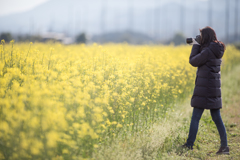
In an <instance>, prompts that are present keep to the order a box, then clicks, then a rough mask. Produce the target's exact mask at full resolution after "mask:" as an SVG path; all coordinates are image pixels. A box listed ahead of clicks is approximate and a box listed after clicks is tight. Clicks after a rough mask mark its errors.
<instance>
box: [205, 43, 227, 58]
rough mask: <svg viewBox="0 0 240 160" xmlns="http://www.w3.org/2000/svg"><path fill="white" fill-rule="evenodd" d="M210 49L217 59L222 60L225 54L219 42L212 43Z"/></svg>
mask: <svg viewBox="0 0 240 160" xmlns="http://www.w3.org/2000/svg"><path fill="white" fill-rule="evenodd" d="M209 49H210V50H211V51H212V52H213V53H214V55H215V56H216V57H217V58H222V56H223V53H224V46H223V45H222V44H221V43H219V42H211V43H210V45H209Z"/></svg>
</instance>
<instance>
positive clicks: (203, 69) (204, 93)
mask: <svg viewBox="0 0 240 160" xmlns="http://www.w3.org/2000/svg"><path fill="white" fill-rule="evenodd" d="M223 53H224V46H223V45H222V44H221V43H218V42H211V43H210V45H209V46H208V47H205V48H203V49H202V50H201V49H200V45H196V44H194V45H193V47H192V51H191V55H190V58H189V63H190V64H191V65H192V66H194V67H198V69H197V76H196V80H195V88H194V92H193V96H192V99H191V106H192V107H195V108H204V109H220V108H222V98H221V80H220V78H221V73H220V68H221V63H222V60H221V58H222V56H223Z"/></svg>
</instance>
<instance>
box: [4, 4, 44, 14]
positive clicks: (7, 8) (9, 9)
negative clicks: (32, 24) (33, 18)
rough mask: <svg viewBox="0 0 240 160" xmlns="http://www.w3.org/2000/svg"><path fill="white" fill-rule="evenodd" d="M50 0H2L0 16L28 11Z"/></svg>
mask: <svg viewBox="0 0 240 160" xmlns="http://www.w3.org/2000/svg"><path fill="white" fill-rule="evenodd" d="M46 1H48V0H0V16H3V15H7V14H11V13H17V12H22V11H27V10H29V9H32V8H34V7H35V6H37V5H39V4H41V3H43V2H46Z"/></svg>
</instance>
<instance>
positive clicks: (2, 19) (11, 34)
mask: <svg viewBox="0 0 240 160" xmlns="http://www.w3.org/2000/svg"><path fill="white" fill-rule="evenodd" d="M0 4H1V6H0V39H5V40H6V41H9V40H11V39H15V41H18V42H20V41H33V42H35V41H40V42H45V41H48V40H54V41H59V42H62V43H64V44H73V43H88V44H91V43H94V42H97V43H109V42H114V43H122V42H127V43H130V44H169V43H174V44H175V45H179V44H183V43H185V38H186V37H195V36H196V35H197V34H199V29H200V28H203V27H205V26H210V27H212V28H213V29H214V30H215V31H216V34H217V37H218V39H219V40H221V41H223V42H224V43H237V42H239V41H240V24H239V20H240V15H239V14H240V13H239V6H240V0H34V1H33V0H21V1H19V0H0Z"/></svg>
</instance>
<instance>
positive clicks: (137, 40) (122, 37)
mask: <svg viewBox="0 0 240 160" xmlns="http://www.w3.org/2000/svg"><path fill="white" fill-rule="evenodd" d="M2 39H4V40H5V42H6V43H8V42H10V41H11V40H12V39H14V40H15V41H16V42H47V41H53V42H60V43H63V44H66V43H64V42H63V41H62V40H61V39H55V38H53V37H52V38H51V37H50V38H49V37H48V38H45V37H42V36H41V35H18V36H12V34H11V33H9V32H6V33H1V34H0V40H2ZM94 42H96V43H99V44H104V43H125V42H126V43H129V44H137V45H141V44H165V45H168V44H174V45H176V46H177V45H182V44H186V37H185V36H184V34H183V33H175V34H174V36H173V37H172V38H171V39H170V40H168V41H164V42H160V41H157V40H155V39H152V38H150V37H147V36H146V35H143V34H140V33H134V32H119V33H108V34H103V35H98V36H95V37H92V38H91V39H90V38H88V37H87V36H86V34H85V33H80V34H78V35H77V36H76V37H74V39H73V41H71V42H70V43H67V44H81V43H85V44H87V43H90V44H91V43H94ZM233 44H235V45H236V47H237V48H239V49H240V42H239V41H235V42H233Z"/></svg>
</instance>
